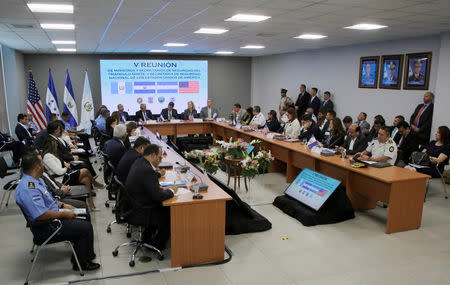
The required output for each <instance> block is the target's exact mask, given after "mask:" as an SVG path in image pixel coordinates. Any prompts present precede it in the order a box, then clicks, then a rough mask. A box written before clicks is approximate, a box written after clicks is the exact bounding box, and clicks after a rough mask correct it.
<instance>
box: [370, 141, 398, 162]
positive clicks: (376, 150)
mask: <svg viewBox="0 0 450 285" xmlns="http://www.w3.org/2000/svg"><path fill="white" fill-rule="evenodd" d="M366 150H367V151H368V152H370V153H371V154H372V157H373V158H377V157H382V156H387V157H389V160H388V161H387V163H389V164H390V165H394V163H395V161H396V160H397V145H396V144H395V142H394V141H393V140H392V139H391V138H389V139H388V140H387V141H386V142H384V143H380V142H378V140H377V139H375V140H373V141H372V142H370V144H369V146H368V147H367V148H366Z"/></svg>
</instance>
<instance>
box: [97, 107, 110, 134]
mask: <svg viewBox="0 0 450 285" xmlns="http://www.w3.org/2000/svg"><path fill="white" fill-rule="evenodd" d="M110 116H111V114H110V112H109V110H108V109H105V108H104V109H101V111H100V115H98V117H97V119H95V126H96V127H97V128H98V129H99V130H100V131H101V132H103V133H104V132H106V119H107V118H109V117H110Z"/></svg>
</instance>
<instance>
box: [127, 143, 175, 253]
mask: <svg viewBox="0 0 450 285" xmlns="http://www.w3.org/2000/svg"><path fill="white" fill-rule="evenodd" d="M161 160H162V149H161V147H159V146H158V145H154V144H151V145H148V146H147V147H146V148H145V149H144V153H143V157H141V158H138V159H137V160H136V162H135V163H133V165H132V166H131V169H130V172H129V173H128V177H127V180H126V188H127V191H129V193H130V196H131V199H133V202H132V204H133V205H134V207H133V212H132V213H131V214H130V215H133V216H134V217H135V218H136V219H137V220H140V221H141V222H142V223H143V224H147V225H149V226H150V227H147V232H145V233H144V240H146V241H149V240H148V239H149V238H150V236H151V232H150V229H151V228H152V227H151V226H153V227H156V228H157V229H158V231H157V232H158V234H157V235H156V237H154V239H153V240H151V241H149V242H150V244H153V245H154V246H156V247H157V248H158V249H159V250H163V249H165V248H166V242H167V240H168V239H169V236H170V213H169V208H167V207H166V208H165V207H163V206H162V202H163V201H165V200H167V199H170V198H172V197H173V196H174V194H175V190H172V189H162V188H161V187H160V185H159V182H158V175H157V173H156V168H157V167H158V166H159V164H160V163H161ZM143 177H145V179H143ZM143 207H154V208H152V210H151V216H150V217H149V216H148V213H147V212H146V211H143V210H142V209H143Z"/></svg>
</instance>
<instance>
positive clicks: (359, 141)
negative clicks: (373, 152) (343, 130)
mask: <svg viewBox="0 0 450 285" xmlns="http://www.w3.org/2000/svg"><path fill="white" fill-rule="evenodd" d="M351 141H352V138H351V137H350V136H347V139H346V140H345V142H344V145H343V147H344V148H345V149H346V151H347V154H351V155H353V154H355V153H358V152H362V151H364V150H366V148H367V139H366V137H365V136H364V135H363V134H360V135H359V137H357V138H356V141H355V143H354V144H353V150H349V149H348V148H349V147H350V142H351Z"/></svg>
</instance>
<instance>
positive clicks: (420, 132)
mask: <svg viewBox="0 0 450 285" xmlns="http://www.w3.org/2000/svg"><path fill="white" fill-rule="evenodd" d="M433 100H434V94H433V93H432V92H426V93H425V94H424V95H423V104H419V105H417V107H416V110H414V113H413V114H412V115H411V118H410V120H409V123H410V124H411V129H413V130H414V131H415V132H416V134H417V139H418V140H419V144H420V145H428V143H429V142H430V133H431V123H432V121H433V108H434V104H433Z"/></svg>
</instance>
